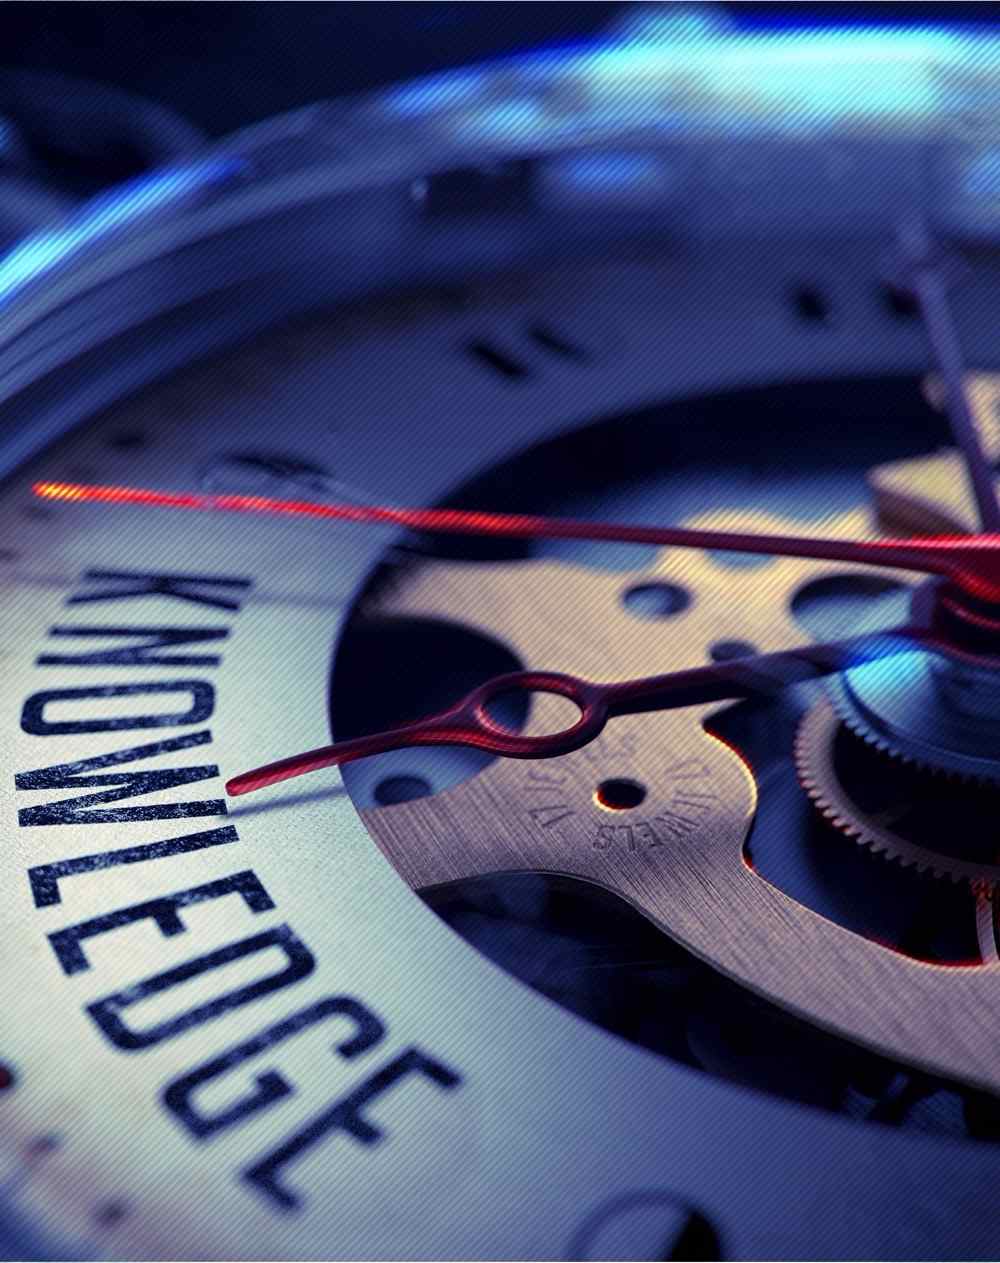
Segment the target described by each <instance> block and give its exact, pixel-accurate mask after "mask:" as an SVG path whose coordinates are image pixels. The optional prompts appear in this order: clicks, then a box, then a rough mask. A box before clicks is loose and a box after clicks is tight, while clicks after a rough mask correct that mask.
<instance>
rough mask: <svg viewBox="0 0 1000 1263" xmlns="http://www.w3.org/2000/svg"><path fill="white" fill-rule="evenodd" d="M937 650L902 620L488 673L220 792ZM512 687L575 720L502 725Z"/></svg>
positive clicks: (540, 752)
mask: <svg viewBox="0 0 1000 1263" xmlns="http://www.w3.org/2000/svg"><path fill="white" fill-rule="evenodd" d="M944 648H945V645H944V644H943V642H942V641H941V640H940V639H939V638H938V637H937V636H935V635H934V634H933V633H931V632H928V631H926V630H925V629H923V628H920V627H915V626H914V627H909V626H908V627H898V628H894V629H893V630H891V631H887V632H876V633H872V634H869V635H863V636H855V637H852V638H851V639H848V640H841V641H833V642H831V643H828V644H818V645H803V646H802V647H801V648H799V649H790V650H784V651H782V652H780V653H765V654H757V655H753V656H750V657H746V658H738V659H734V660H732V661H730V662H722V663H714V664H712V665H710V666H704V667H691V668H688V669H686V670H682V671H671V672H670V673H669V674H667V675H653V676H646V677H644V678H641V679H634V680H625V681H622V682H621V683H615V684H595V683H593V682H592V681H589V680H582V679H580V678H578V677H577V676H573V675H565V674H562V673H557V672H553V671H515V672H512V673H511V674H509V675H500V676H496V677H495V678H494V679H492V680H489V681H487V683H485V684H483V685H480V687H479V688H477V689H474V690H473V691H472V692H471V693H469V694H468V695H467V696H466V697H465V698H463V699H462V701H460V702H459V703H458V704H457V705H455V706H453V707H450V708H449V709H448V710H446V711H442V712H441V713H440V714H438V715H433V716H430V717H429V718H427V719H423V720H420V721H418V722H417V723H414V724H407V725H406V726H405V727H401V728H394V729H392V730H391V731H389V732H383V733H378V734H375V735H373V736H368V737H356V738H355V739H354V740H352V741H340V742H335V743H334V744H333V745H329V746H323V747H321V748H320V749H317V750H309V751H307V752H306V753H305V754H299V755H295V756H294V757H292V758H288V759H281V760H279V761H278V762H276V763H269V764H267V765H266V766H265V767H259V768H255V769H254V770H253V771H251V772H244V773H243V774H242V775H241V776H234V777H233V779H232V780H230V781H228V782H227V784H226V792H227V793H229V794H231V795H233V796H234V797H235V796H237V795H239V794H249V793H252V792H253V791H254V790H257V789H264V788H265V787H266V786H268V785H275V784H277V783H278V782H279V781H286V780H290V779H291V778H292V777H295V776H303V775H304V774H305V773H307V772H315V771H318V770H319V769H320V768H324V767H331V766H333V765H334V764H341V763H349V762H351V761H352V760H354V759H363V758H367V757H369V756H370V755H373V754H384V753H385V752H386V751H387V750H399V749H404V748H406V747H409V746H428V745H463V746H471V747H473V748H475V749H477V750H484V751H486V752H487V753H489V754H496V755H503V756H505V757H507V758H511V759H548V758H552V757H554V756H555V755H560V754H569V753H570V752H571V751H573V750H578V749H579V748H580V747H581V746H584V745H586V744H587V743H588V742H589V741H593V739H594V738H595V737H597V736H598V735H599V734H600V732H601V730H602V729H603V728H604V725H605V724H606V723H607V721H608V720H609V719H611V718H613V717H614V716H616V715H634V714H639V713H641V712H643V711H656V710H672V709H675V708H677V707H681V706H694V705H697V704H699V703H703V702H716V701H725V700H728V699H736V698H746V697H760V696H768V695H770V694H772V693H776V692H778V691H780V690H781V689H784V688H787V687H789V686H790V685H792V684H801V683H803V682H804V681H806V680H813V679H816V678H818V677H820V676H824V675H830V674H832V673H833V672H835V671H842V670H844V669H846V668H847V667H855V666H859V665H861V664H862V663H865V662H873V661H875V660H877V659H879V658H885V657H889V656H892V655H894V654H900V653H907V652H912V651H914V650H917V649H931V650H942V649H944ZM512 692H524V693H555V694H557V695H559V696H560V697H567V698H569V700H570V701H571V702H573V703H575V705H576V706H577V707H578V708H579V711H580V714H579V718H578V719H577V720H576V722H575V723H573V724H572V725H571V726H570V727H568V728H566V729H564V730H563V731H562V732H555V733H546V734H545V735H544V736H537V737H531V736H525V735H522V734H520V733H516V732H511V731H510V729H508V728H504V727H503V726H502V725H500V724H497V723H496V722H495V721H494V720H493V719H491V717H490V714H489V704H490V702H491V701H493V700H495V699H496V698H497V697H499V696H501V695H502V694H505V693H512Z"/></svg>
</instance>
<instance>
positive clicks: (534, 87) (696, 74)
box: [375, 15, 1000, 144]
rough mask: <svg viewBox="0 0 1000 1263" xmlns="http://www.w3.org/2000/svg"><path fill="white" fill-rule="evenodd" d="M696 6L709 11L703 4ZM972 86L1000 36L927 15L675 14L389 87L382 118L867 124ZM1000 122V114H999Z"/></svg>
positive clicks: (520, 132)
mask: <svg viewBox="0 0 1000 1263" xmlns="http://www.w3.org/2000/svg"><path fill="white" fill-rule="evenodd" d="M695 17H697V15H695ZM956 69H957V70H958V71H959V72H960V74H959V76H958V78H960V79H961V80H962V92H963V94H966V93H972V94H973V95H975V93H976V92H977V91H983V92H984V93H985V94H986V95H987V96H991V97H992V96H993V95H995V91H996V86H997V81H998V80H1000V38H998V37H997V36H995V35H993V34H990V33H987V34H984V33H983V32H982V31H981V30H977V29H976V28H974V27H973V28H962V27H946V26H926V27H916V28H900V27H889V26H860V27H823V26H819V27H816V26H812V27H792V28H788V27H785V28H780V27H779V28H778V29H776V30H775V29H771V30H768V29H766V28H764V29H761V28H757V29H753V28H751V29H747V28H746V27H745V26H744V27H739V26H736V27H735V28H729V29H726V28H722V29H717V28H716V27H715V26H713V24H712V23H710V22H704V23H700V22H698V21H686V22H684V23H682V24H681V25H680V26H677V25H675V26H673V27H672V26H671V24H670V23H666V24H664V26H663V28H662V33H660V32H657V33H655V37H653V36H650V37H647V38H642V37H640V38H630V37H629V33H628V32H623V35H622V38H621V39H619V40H616V41H613V42H607V43H596V44H590V45H585V46H582V47H581V46H579V45H575V46H572V47H568V48H552V49H547V50H543V51H541V52H536V53H532V54H528V55H524V56H519V57H513V58H507V59H504V60H501V61H497V62H494V63H492V64H484V65H480V66H477V67H473V68H471V69H463V70H461V71H455V72H449V73H446V74H443V75H437V76H434V77H433V78H429V79H425V80H422V81H420V82H418V83H415V84H407V85H405V86H403V87H400V88H396V89H391V90H390V91H389V92H387V93H385V94H383V95H382V96H381V97H380V98H379V99H378V101H377V102H376V104H375V110H376V112H377V114H378V115H380V116H382V118H383V119H386V120H389V119H398V120H403V119H406V120H409V121H411V122H413V121H414V120H416V121H421V122H423V123H424V124H425V125H426V126H427V127H428V128H432V129H434V130H435V132H436V133H437V134H438V136H437V138H438V139H440V140H447V139H449V138H450V139H452V140H454V141H458V142H460V143H469V144H475V143H476V142H488V141H490V140H491V139H494V138H497V137H503V138H505V139H506V138H512V137H516V136H530V137H531V138H532V139H533V140H537V141H538V143H540V144H544V143H545V142H546V140H549V141H552V140H555V139H557V138H558V137H559V136H564V135H565V134H566V133H567V130H568V131H569V132H570V133H576V132H578V131H583V132H586V133H587V134H588V135H591V134H593V133H594V132H595V131H597V132H599V131H600V130H601V129H602V128H605V129H610V128H612V127H615V126H618V127H620V126H621V125H622V124H623V122H627V123H629V124H630V125H632V126H634V127H636V128H649V127H653V128H656V129H657V130H662V129H664V128H667V129H672V130H673V129H676V130H678V131H681V132H686V133H689V134H698V133H699V132H701V131H704V130H718V129H720V128H722V129H726V130H730V131H732V132H733V133H734V134H735V132H736V131H737V130H741V131H742V132H743V133H744V134H747V133H754V132H762V131H769V132H790V133H793V134H794V133H796V132H801V131H803V130H806V131H814V130H817V129H819V128H823V127H830V126H840V127H845V126H846V127H852V126H869V127H881V128H887V127H888V128H891V127H893V126H894V125H895V126H898V127H899V128H905V129H918V130H919V129H920V128H924V129H926V130H929V129H930V128H931V127H937V128H940V127H941V126H942V125H943V124H942V119H944V120H945V123H944V125H945V126H946V125H947V119H948V118H949V117H950V115H949V113H948V110H947V104H948V101H947V95H948V93H949V92H950V91H951V89H950V88H949V82H951V81H952V74H951V72H952V71H954V70H956ZM998 126H1000V124H998Z"/></svg>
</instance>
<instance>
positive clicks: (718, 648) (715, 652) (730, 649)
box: [708, 640, 757, 662]
mask: <svg viewBox="0 0 1000 1263" xmlns="http://www.w3.org/2000/svg"><path fill="white" fill-rule="evenodd" d="M708 652H709V656H710V657H711V659H712V661H713V662H731V661H732V660H733V659H734V658H749V657H751V656H752V655H753V654H755V653H756V652H757V648H756V646H755V645H752V644H751V643H750V641H749V640H716V641H714V642H713V643H712V644H711V645H709V647H708Z"/></svg>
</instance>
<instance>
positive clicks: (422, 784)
mask: <svg viewBox="0 0 1000 1263" xmlns="http://www.w3.org/2000/svg"><path fill="white" fill-rule="evenodd" d="M432 792H433V791H432V790H431V784H430V781H428V780H426V779H425V778H424V777H422V776H383V778H382V779H381V780H380V781H379V782H378V783H377V784H376V786H375V789H374V791H373V794H372V797H373V798H374V799H375V801H376V802H377V803H378V805H379V806H380V807H392V806H394V805H395V804H396V803H408V802H412V801H413V799H414V798H426V797H427V796H428V795H429V794H430V793H432Z"/></svg>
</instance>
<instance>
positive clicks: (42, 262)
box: [0, 158, 244, 303]
mask: <svg viewBox="0 0 1000 1263" xmlns="http://www.w3.org/2000/svg"><path fill="white" fill-rule="evenodd" d="M243 167H244V164H243V163H242V162H238V161H236V160H233V159H229V158H227V159H217V160H212V161H203V162H195V163H191V164H190V165H188V166H184V167H176V168H165V169H163V170H161V171H156V172H154V173H153V174H151V175H143V176H140V177H139V178H138V179H136V180H131V181H129V182H128V183H126V184H122V185H118V186H117V187H115V188H114V189H112V190H111V191H110V192H107V193H102V194H100V195H99V196H98V197H95V198H93V199H92V200H91V201H89V202H87V203H86V204H85V205H84V206H83V207H82V209H80V210H79V211H77V212H75V213H74V214H73V215H72V216H71V217H70V218H69V219H67V220H66V221H65V222H63V223H61V224H59V225H57V226H56V227H54V228H51V229H46V230H43V231H42V232H38V233H33V234H32V235H31V236H30V237H27V238H25V239H24V240H23V241H21V242H20V243H19V244H18V245H16V246H15V247H14V248H13V250H11V251H10V252H9V253H8V254H7V255H5V256H4V257H3V259H0V303H2V302H5V301H7V300H9V299H10V298H11V297H12V296H13V295H15V294H17V293H19V292H20V291H21V290H22V289H23V288H24V286H25V285H27V284H28V283H29V282H30V281H33V280H34V279H35V278H37V277H38V276H40V275H42V274H44V273H47V272H50V271H52V269H53V268H55V267H56V266H57V265H58V264H60V263H62V262H64V261H65V260H67V259H69V258H71V257H72V256H74V255H75V254H77V253H78V252H79V251H81V250H82V249H83V248H84V247H85V246H90V245H92V244H93V243H94V242H96V241H97V240H98V239H100V238H101V237H106V236H109V235H110V234H112V233H114V232H115V231H117V230H119V229H121V228H124V227H126V226H127V225H128V224H130V223H132V222H133V221H134V220H136V219H138V218H140V217H145V216H148V215H149V214H150V212H152V211H155V210H162V209H165V208H167V207H176V206H178V205H180V204H182V203H183V202H184V201H185V200H186V199H188V198H189V197H191V196H192V195H194V194H196V193H200V192H202V191H204V190H205V189H207V188H209V187H212V186H214V185H217V184H221V183H225V182H227V181H228V180H229V179H231V178H232V177H233V176H234V175H236V174H238V173H239V172H241V171H242V170H243Z"/></svg>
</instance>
